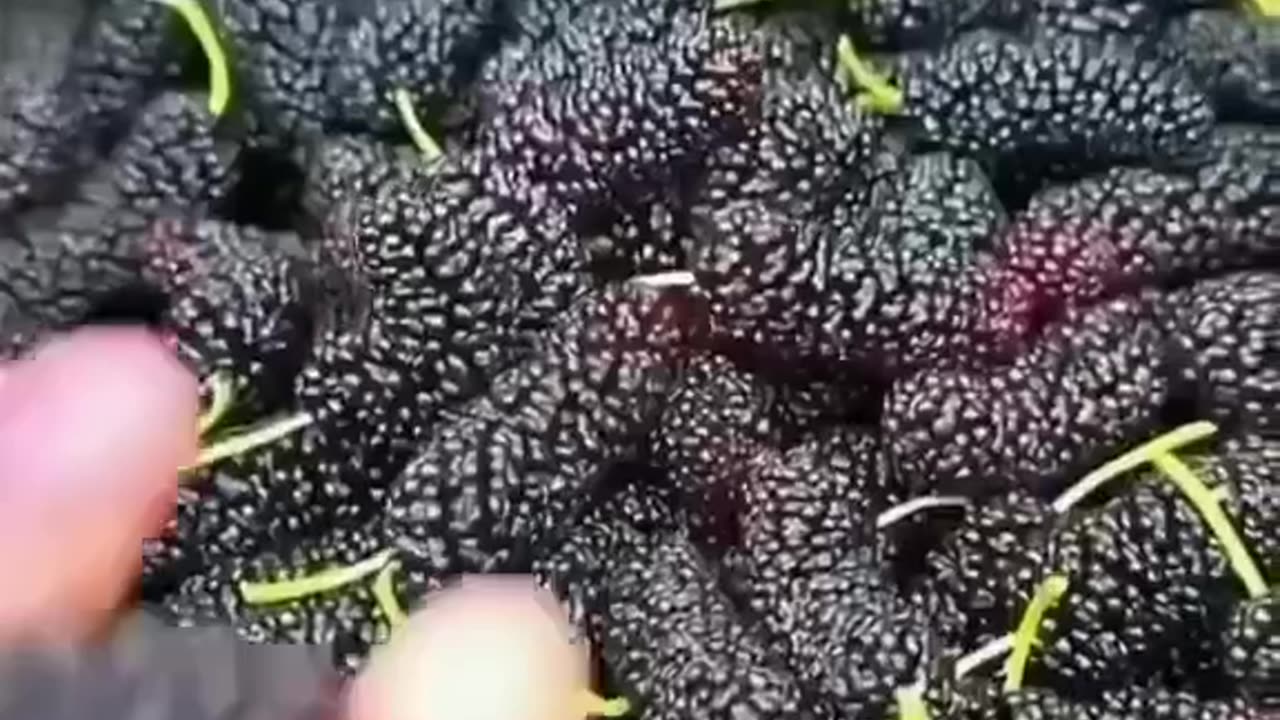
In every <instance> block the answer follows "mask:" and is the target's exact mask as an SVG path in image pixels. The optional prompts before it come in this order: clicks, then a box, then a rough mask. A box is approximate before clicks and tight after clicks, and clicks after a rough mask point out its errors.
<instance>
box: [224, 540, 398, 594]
mask: <svg viewBox="0 0 1280 720" xmlns="http://www.w3.org/2000/svg"><path fill="white" fill-rule="evenodd" d="M393 552H394V551H392V550H390V549H388V550H383V551H382V552H380V553H378V554H377V555H374V556H373V557H369V558H366V559H364V560H361V561H360V562H358V563H356V564H354V565H347V566H344V567H336V568H330V569H328V570H321V571H320V572H318V573H315V574H314V575H307V576H304V577H300V578H293V579H291V580H275V581H270V582H241V583H240V596H241V597H242V598H243V599H244V601H245V602H246V603H248V604H250V605H273V604H275V603H282V602H288V601H290V600H299V599H301V598H305V597H310V596H312V595H318V594H320V593H324V592H329V591H330V590H337V589H338V588H340V587H343V586H345V585H350V584H351V583H354V582H358V581H360V580H362V579H364V578H366V577H368V576H370V575H372V574H374V573H376V572H378V571H379V570H381V569H382V568H383V567H385V566H386V565H387V563H389V562H391V558H392V553H393Z"/></svg>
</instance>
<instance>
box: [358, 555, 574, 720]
mask: <svg viewBox="0 0 1280 720" xmlns="http://www.w3.org/2000/svg"><path fill="white" fill-rule="evenodd" d="M588 679H589V677H588V672H587V653H586V652H585V649H584V648H582V647H580V646H578V645H576V644H573V643H572V642H570V636H569V625H568V622H567V619H566V618H565V615H564V611H563V609H562V607H561V606H560V604H559V602H558V601H556V599H555V597H554V596H552V595H551V594H550V593H549V592H547V591H546V590H543V589H541V588H538V587H536V586H535V585H534V583H533V579H532V578H530V577H527V576H486V577H478V576H477V577H469V578H465V579H464V580H463V581H462V582H461V583H460V584H458V585H456V586H454V587H451V588H449V589H447V590H444V591H441V592H439V593H436V594H435V595H433V596H432V597H430V598H428V600H427V602H426V604H425V607H424V608H423V609H422V610H420V611H419V612H417V613H415V614H414V615H413V616H412V617H411V618H410V620H409V623H408V624H406V625H405V626H404V627H403V628H402V629H401V631H400V632H399V633H398V635H397V636H396V637H395V639H393V640H392V642H391V643H390V644H389V645H387V646H386V647H383V648H380V649H379V650H378V651H376V652H375V653H374V655H373V657H372V658H371V660H370V664H369V667H368V668H367V669H366V671H365V672H364V673H363V674H362V675H361V677H360V678H359V679H358V680H357V682H356V684H355V688H354V690H353V693H352V696H351V703H350V705H349V713H348V720H452V719H453V718H457V717H468V718H473V719H474V720H510V719H511V718H518V719H519V720H572V719H573V718H574V717H575V714H574V712H573V704H572V703H573V701H574V700H575V699H576V698H577V693H578V691H580V690H581V689H583V688H585V687H586V686H587V683H588ZM577 717H581V714H578V715H577Z"/></svg>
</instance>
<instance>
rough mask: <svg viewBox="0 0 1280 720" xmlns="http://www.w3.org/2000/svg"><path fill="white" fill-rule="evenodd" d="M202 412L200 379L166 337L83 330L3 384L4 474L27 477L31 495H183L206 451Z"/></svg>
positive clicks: (137, 502) (0, 460)
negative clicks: (183, 470)
mask: <svg viewBox="0 0 1280 720" xmlns="http://www.w3.org/2000/svg"><path fill="white" fill-rule="evenodd" d="M198 413H199V386H198V382H197V380H196V378H195V377H194V375H193V374H192V373H191V372H190V371H189V370H187V369H186V368H185V367H184V366H183V365H182V364H181V363H180V362H179V361H178V359H177V358H176V357H175V356H174V355H173V353H172V352H170V351H169V350H168V349H167V348H166V347H165V346H164V344H163V342H162V341H161V340H160V339H159V338H158V337H157V336H155V335H153V334H152V333H151V332H149V331H147V330H146V329H142V328H131V327H91V328H84V329H80V330H77V331H75V332H73V333H70V334H68V335H65V336H61V337H58V338H55V339H54V340H52V341H50V342H49V343H48V344H46V345H45V346H43V347H42V348H41V349H39V350H38V351H37V352H36V353H35V354H34V355H33V356H32V357H30V358H29V359H26V360H23V361H20V362H18V363H16V364H15V365H14V366H13V367H11V368H10V369H9V372H8V377H7V378H6V379H5V381H4V383H3V384H0V472H4V475H3V477H7V478H10V479H12V478H13V477H25V478H27V481H26V482H23V483H22V485H23V486H25V487H23V488H21V490H24V491H26V492H25V493H24V494H26V495H30V494H31V493H35V494H37V495H38V496H39V497H44V498H51V499H58V500H70V499H71V498H70V497H68V496H67V494H65V493H63V494H60V491H69V493H70V495H74V496H75V497H76V498H78V500H80V501H84V500H87V499H88V498H90V497H94V496H99V497H101V496H110V497H112V498H114V499H116V500H117V501H119V502H122V503H123V502H128V503H129V504H130V506H141V505H142V504H144V503H146V502H148V498H151V497H153V496H154V495H156V494H157V493H166V492H168V491H169V490H173V491H174V492H176V488H173V487H172V486H173V485H174V484H175V480H176V476H177V469H178V468H179V467H181V466H182V465H184V464H187V463H189V462H190V461H191V460H193V459H194V457H195V454H196V451H197V447H198V436H197V432H196V418H197V416H198ZM33 448H38V449H39V450H36V451H33ZM6 484H12V483H11V482H6ZM8 489H9V490H14V489H15V488H13V487H9V488H8ZM78 504H80V503H78Z"/></svg>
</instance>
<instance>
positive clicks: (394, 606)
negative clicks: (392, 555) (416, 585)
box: [373, 560, 409, 630]
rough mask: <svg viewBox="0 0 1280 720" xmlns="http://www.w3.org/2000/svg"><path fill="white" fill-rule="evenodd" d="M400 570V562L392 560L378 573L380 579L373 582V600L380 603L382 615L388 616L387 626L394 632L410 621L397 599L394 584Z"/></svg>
mask: <svg viewBox="0 0 1280 720" xmlns="http://www.w3.org/2000/svg"><path fill="white" fill-rule="evenodd" d="M399 569H400V563H399V561H396V560H392V561H391V562H389V563H387V564H386V565H384V566H383V567H382V569H381V570H379V571H378V577H377V578H375V579H374V581H373V599H374V601H376V602H377V603H378V607H379V608H380V609H381V610H382V614H383V615H384V616H386V618H387V624H389V625H390V626H391V629H392V630H396V629H397V628H399V627H401V626H402V625H404V624H405V623H406V622H408V621H409V617H408V615H407V614H406V613H405V611H404V608H403V607H401V605H400V600H399V598H397V597H396V589H395V585H394V583H393V581H394V580H395V574H396V571H398V570H399Z"/></svg>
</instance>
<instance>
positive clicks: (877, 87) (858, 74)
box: [836, 35, 905, 115]
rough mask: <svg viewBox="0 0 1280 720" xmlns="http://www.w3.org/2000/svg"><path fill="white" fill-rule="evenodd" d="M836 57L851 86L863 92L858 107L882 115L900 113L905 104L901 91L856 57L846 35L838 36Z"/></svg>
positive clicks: (855, 51)
mask: <svg viewBox="0 0 1280 720" xmlns="http://www.w3.org/2000/svg"><path fill="white" fill-rule="evenodd" d="M836 57H837V58H838V59H839V61H840V66H841V67H842V68H844V70H845V72H846V73H848V74H849V79H850V80H852V81H853V84H854V85H855V86H857V87H859V88H862V90H863V91H864V92H863V93H860V94H859V95H858V103H859V104H860V105H862V106H864V107H867V108H869V109H871V110H872V111H873V112H877V113H880V114H882V115H896V114H898V113H900V112H902V106H903V104H904V103H905V99H904V98H903V96H902V91H901V90H899V89H898V88H896V87H894V86H893V84H892V83H890V82H889V81H888V79H886V78H885V77H884V76H883V75H881V74H880V73H878V72H876V71H875V70H873V69H872V68H871V66H870V65H868V64H867V63H866V62H864V61H863V60H862V58H861V57H859V56H858V52H857V50H855V49H854V47H853V41H852V40H850V39H849V36H848V35H841V36H840V41H839V42H838V43H837V44H836Z"/></svg>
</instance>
